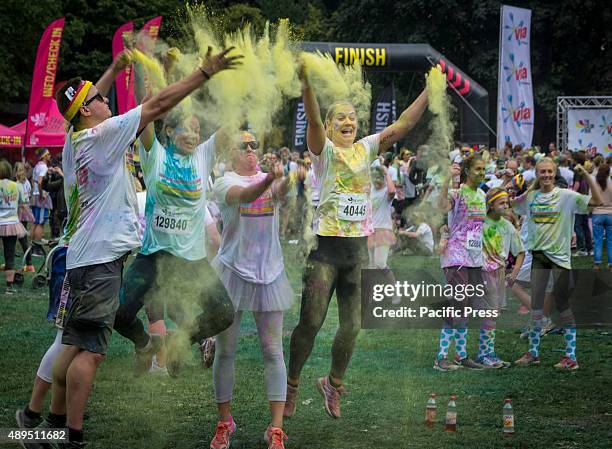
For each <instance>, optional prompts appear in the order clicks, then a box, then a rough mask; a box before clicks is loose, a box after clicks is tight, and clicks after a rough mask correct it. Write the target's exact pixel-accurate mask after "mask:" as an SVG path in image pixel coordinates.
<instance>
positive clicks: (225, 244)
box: [213, 172, 285, 284]
mask: <svg viewBox="0 0 612 449" xmlns="http://www.w3.org/2000/svg"><path fill="white" fill-rule="evenodd" d="M266 176H268V175H267V174H266V173H262V172H258V173H257V174H256V175H254V176H240V175H238V174H236V173H235V172H226V173H225V175H223V176H222V177H220V178H218V179H217V180H216V181H215V186H214V188H213V193H214V197H215V200H216V201H217V204H218V205H219V208H220V209H221V216H222V221H223V232H222V234H221V247H220V248H219V252H218V254H217V258H218V260H219V261H220V262H221V263H223V265H225V266H226V267H228V268H229V269H230V270H232V271H233V272H234V273H236V274H237V275H238V276H239V277H241V278H242V279H244V280H245V281H247V282H252V283H255V284H270V283H272V282H274V281H275V280H276V278H278V276H279V275H280V274H281V273H282V272H283V270H284V269H285V265H284V262H283V251H282V249H281V244H280V240H279V237H278V234H279V233H278V230H279V202H278V200H277V198H276V195H275V192H273V189H272V187H270V188H268V189H267V190H266V191H265V192H264V193H263V194H262V195H261V196H260V197H259V198H257V199H256V200H255V201H252V202H250V203H242V204H227V202H226V196H227V192H228V191H229V189H230V188H232V187H234V186H240V187H248V186H249V185H252V184H257V183H259V182H261V181H262V180H264V179H265V178H266Z"/></svg>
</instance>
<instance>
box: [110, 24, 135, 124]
mask: <svg viewBox="0 0 612 449" xmlns="http://www.w3.org/2000/svg"><path fill="white" fill-rule="evenodd" d="M133 35H134V22H132V21H129V22H127V23H124V24H123V25H121V26H120V27H119V28H117V31H115V34H114V36H113V60H114V59H115V58H116V57H117V55H118V54H119V53H121V52H122V51H123V49H124V48H125V44H124V38H125V39H128V40H132V37H133ZM131 74H132V66H131V65H128V66H127V67H126V68H125V69H124V70H122V71H121V72H120V73H119V75H117V78H116V79H115V88H116V91H117V111H118V112H119V114H124V113H126V112H127V111H128V110H129V108H128V101H129V100H128V99H129V97H130V94H129V87H130V78H131ZM131 96H132V97H134V90H133V88H132V93H131Z"/></svg>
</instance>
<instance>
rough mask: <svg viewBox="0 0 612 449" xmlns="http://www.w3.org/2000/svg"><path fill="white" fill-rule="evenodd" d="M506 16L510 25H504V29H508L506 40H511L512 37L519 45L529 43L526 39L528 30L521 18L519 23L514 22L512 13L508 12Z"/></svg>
mask: <svg viewBox="0 0 612 449" xmlns="http://www.w3.org/2000/svg"><path fill="white" fill-rule="evenodd" d="M508 17H509V18H510V25H504V29H505V30H510V33H508V38H507V40H508V41H511V40H512V38H514V39H515V40H516V42H517V43H518V46H519V47H520V46H521V45H529V41H527V36H528V34H529V32H528V30H527V27H526V26H525V21H524V20H521V21H520V22H519V23H517V24H515V23H514V14H512V13H510V14H509V15H508Z"/></svg>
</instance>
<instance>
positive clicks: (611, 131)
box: [599, 115, 612, 136]
mask: <svg viewBox="0 0 612 449" xmlns="http://www.w3.org/2000/svg"><path fill="white" fill-rule="evenodd" d="M599 127H600V128H601V135H602V136H605V135H606V133H607V134H608V136H612V122H610V123H608V122H607V121H606V116H605V115H602V116H601V125H599Z"/></svg>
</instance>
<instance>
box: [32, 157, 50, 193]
mask: <svg viewBox="0 0 612 449" xmlns="http://www.w3.org/2000/svg"><path fill="white" fill-rule="evenodd" d="M48 171H49V167H47V164H45V163H44V162H43V161H38V163H37V164H36V165H35V166H34V170H32V183H33V184H34V190H33V191H32V195H33V196H37V195H40V192H39V189H38V178H44V177H45V175H46V174H47V172H48Z"/></svg>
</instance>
